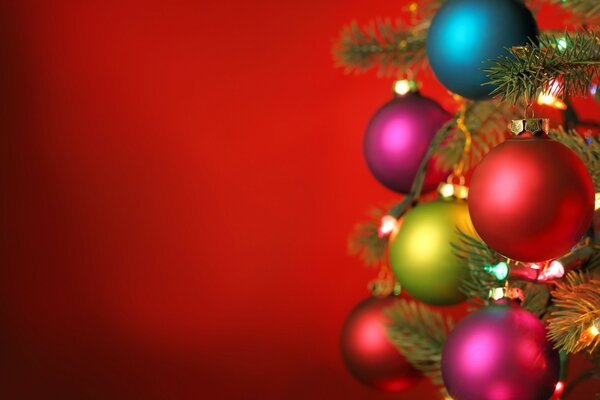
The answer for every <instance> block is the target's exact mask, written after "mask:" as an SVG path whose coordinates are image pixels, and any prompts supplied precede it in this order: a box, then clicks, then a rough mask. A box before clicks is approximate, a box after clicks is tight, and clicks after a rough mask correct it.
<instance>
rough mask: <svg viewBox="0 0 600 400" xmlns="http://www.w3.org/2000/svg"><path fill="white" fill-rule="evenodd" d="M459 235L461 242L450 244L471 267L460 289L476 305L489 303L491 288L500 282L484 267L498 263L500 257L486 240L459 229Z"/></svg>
mask: <svg viewBox="0 0 600 400" xmlns="http://www.w3.org/2000/svg"><path fill="white" fill-rule="evenodd" d="M458 237H459V242H458V243H450V245H451V246H452V248H453V252H454V254H455V255H456V256H457V257H459V258H461V259H464V260H466V263H467V266H468V269H469V274H468V275H467V276H466V277H465V279H464V280H463V281H462V283H461V286H460V288H459V290H460V291H461V292H462V293H463V294H464V295H465V296H466V297H467V299H469V301H470V302H471V303H472V304H474V305H475V306H484V305H487V304H488V303H489V301H488V295H489V292H490V289H492V288H495V287H498V286H499V284H500V282H498V280H497V279H496V278H495V277H494V276H493V275H491V274H489V273H488V272H486V271H485V270H484V267H485V266H486V265H493V264H495V263H497V262H498V261H499V258H500V257H499V255H498V254H497V253H496V252H495V251H494V250H492V249H490V248H489V247H488V246H487V245H486V244H485V243H484V242H482V241H481V240H479V239H477V238H475V237H474V236H471V235H469V234H468V233H465V232H462V231H461V230H458Z"/></svg>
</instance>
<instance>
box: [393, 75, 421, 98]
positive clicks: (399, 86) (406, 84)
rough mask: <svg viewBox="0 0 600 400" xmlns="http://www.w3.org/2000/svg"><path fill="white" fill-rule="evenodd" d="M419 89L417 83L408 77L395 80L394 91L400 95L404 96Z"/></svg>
mask: <svg viewBox="0 0 600 400" xmlns="http://www.w3.org/2000/svg"><path fill="white" fill-rule="evenodd" d="M416 90H417V83H416V82H415V81H411V80H408V79H400V80H398V81H396V82H394V93H395V94H397V95H398V96H404V95H406V94H408V93H410V92H414V91H416Z"/></svg>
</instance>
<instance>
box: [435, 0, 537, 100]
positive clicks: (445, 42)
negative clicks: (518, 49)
mask: <svg viewBox="0 0 600 400" xmlns="http://www.w3.org/2000/svg"><path fill="white" fill-rule="evenodd" d="M537 34H538V28H537V24H536V22H535V19H534V17H533V15H532V14H531V12H530V11H529V10H528V9H527V7H526V6H525V5H524V4H523V2H522V1H519V0H486V1H480V0H449V1H447V2H446V3H445V4H444V5H443V6H442V7H441V8H440V9H439V10H438V11H437V13H436V14H435V17H434V18H433V20H432V22H431V26H430V27H429V31H428V33H427V56H428V58H429V63H430V65H431V69H432V70H433V72H434V73H435V76H436V77H437V78H438V79H439V80H440V82H441V83H442V84H443V85H444V86H446V87H447V88H448V89H449V90H451V91H453V92H454V93H457V94H459V95H461V96H463V97H466V98H469V99H486V98H489V93H490V92H491V91H492V90H493V89H494V88H493V87H491V86H484V85H483V84H484V83H486V82H487V81H488V78H487V75H486V73H485V72H484V71H483V70H482V68H484V67H486V66H489V64H488V62H489V60H492V59H496V58H498V57H499V56H500V55H503V54H505V53H506V50H505V49H506V48H510V47H512V46H524V45H526V44H528V43H529V40H530V39H531V40H536V37H537Z"/></svg>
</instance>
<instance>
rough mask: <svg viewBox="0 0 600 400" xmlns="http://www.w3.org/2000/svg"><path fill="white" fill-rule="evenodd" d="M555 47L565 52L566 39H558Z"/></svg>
mask: <svg viewBox="0 0 600 400" xmlns="http://www.w3.org/2000/svg"><path fill="white" fill-rule="evenodd" d="M556 47H558V49H559V50H566V49H567V38H564V37H562V38H560V39H558V40H557V41H556Z"/></svg>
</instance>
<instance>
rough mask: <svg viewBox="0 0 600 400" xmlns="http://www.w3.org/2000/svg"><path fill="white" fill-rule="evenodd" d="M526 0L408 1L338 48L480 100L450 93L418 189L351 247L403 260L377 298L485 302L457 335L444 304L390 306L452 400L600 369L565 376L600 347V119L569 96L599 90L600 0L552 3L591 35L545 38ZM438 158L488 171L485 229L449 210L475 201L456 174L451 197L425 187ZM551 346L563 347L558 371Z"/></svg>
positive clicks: (378, 284)
mask: <svg viewBox="0 0 600 400" xmlns="http://www.w3.org/2000/svg"><path fill="white" fill-rule="evenodd" d="M543 3H548V4H543ZM524 4H525V2H523V1H522V0H486V1H484V0H445V1H426V0H424V1H423V2H419V1H417V2H411V3H410V4H409V5H407V6H406V7H405V8H403V7H400V8H399V10H404V9H406V10H408V13H406V14H405V15H401V16H400V18H397V19H394V20H393V19H377V20H374V21H371V22H369V23H367V24H365V25H359V24H358V23H356V22H354V23H352V24H349V25H348V26H346V27H345V28H344V29H343V30H342V32H341V35H340V38H339V40H338V41H337V43H336V46H335V49H334V50H335V51H334V57H335V58H336V61H337V63H338V65H341V66H343V67H344V68H345V69H346V70H347V71H351V72H364V71H367V70H369V69H371V68H377V69H378V72H379V75H380V76H391V75H396V76H413V75H414V74H415V73H417V72H418V71H420V69H421V68H422V67H424V66H426V61H427V60H426V57H427V56H428V57H429V61H430V65H432V67H433V70H434V72H435V74H436V75H437V76H438V78H439V79H440V81H441V82H442V83H443V84H444V85H446V87H447V88H449V89H451V90H453V91H455V92H456V93H458V94H461V95H462V96H463V97H468V98H470V99H471V100H464V99H462V98H461V97H460V96H458V95H453V96H452V98H453V99H454V100H455V101H456V102H457V106H456V108H457V109H458V111H457V112H456V113H455V115H454V116H453V117H452V118H451V119H449V120H448V121H447V122H446V123H445V124H444V125H443V126H442V127H441V128H440V129H439V130H438V131H437V132H436V133H435V134H434V136H433V139H432V140H431V141H429V142H428V144H427V149H426V151H425V152H424V153H422V155H420V156H419V158H420V160H421V161H420V165H419V167H418V169H416V173H415V176H414V179H413V180H412V183H411V184H410V191H409V192H406V191H404V192H403V193H405V194H406V195H405V196H403V198H402V199H401V200H400V201H399V202H398V203H397V204H395V205H393V206H392V207H389V208H386V209H382V210H379V211H378V212H377V213H376V214H373V220H372V221H370V222H367V223H364V224H360V225H357V227H356V228H355V230H354V233H353V234H352V236H351V238H350V240H349V250H350V251H351V253H353V254H356V255H359V256H360V257H361V258H362V259H363V260H364V261H365V263H366V264H378V265H380V266H382V267H383V266H386V268H387V260H386V257H385V256H386V254H388V255H389V262H390V264H391V267H392V268H393V269H394V273H395V275H396V277H397V278H398V280H399V283H397V282H393V280H391V281H390V279H389V278H390V276H389V270H382V272H380V275H379V277H378V278H377V279H376V280H374V281H372V282H371V283H370V288H371V289H372V291H373V292H374V293H382V294H385V293H391V292H392V291H393V292H394V293H398V292H399V291H398V289H399V287H400V285H399V284H402V289H404V290H406V291H407V292H408V293H409V294H412V295H413V296H414V297H415V298H416V299H418V300H422V301H423V302H428V303H430V304H434V305H437V304H451V303H454V302H456V301H460V300H461V299H463V298H467V299H468V300H469V302H471V303H474V304H475V305H477V306H479V307H484V308H483V309H480V311H476V312H475V313H474V314H472V315H471V316H470V317H468V318H467V319H465V320H464V321H463V322H461V323H460V324H459V325H458V326H457V327H456V329H455V330H454V331H453V333H452V335H451V337H450V339H449V340H448V343H447V344H446V339H447V338H448V337H449V334H450V331H451V330H452V329H453V326H454V324H453V322H452V320H451V319H450V318H444V316H443V315H442V314H441V312H440V311H434V310H432V309H430V308H429V307H427V306H426V305H425V304H422V303H419V302H412V301H407V300H401V301H398V302H395V304H394V306H393V307H390V308H388V309H387V310H386V315H388V316H389V317H390V321H389V328H388V331H387V334H388V337H389V339H390V341H391V342H392V343H393V344H394V345H395V346H396V348H397V349H399V350H400V352H401V353H402V355H403V356H404V357H405V358H406V360H408V362H409V363H410V364H411V365H412V366H414V367H415V368H416V369H417V370H419V371H420V372H421V373H423V374H424V376H426V377H427V378H428V379H429V380H430V381H431V382H432V383H433V384H434V385H442V384H444V383H446V385H447V387H440V397H439V398H444V399H450V398H454V399H456V400H469V399H476V400H485V399H494V400H496V399H519V400H522V399H525V400H527V399H540V400H542V399H543V400H546V399H548V398H549V397H550V396H554V397H553V399H554V400H558V398H560V397H563V396H564V397H566V398H570V395H571V393H572V390H573V388H574V387H575V386H577V385H579V383H580V382H582V381H584V380H586V379H588V378H590V377H593V376H596V375H597V371H596V369H597V368H596V367H597V366H594V367H592V368H591V369H590V368H588V369H587V370H586V371H585V372H583V373H582V374H581V375H580V376H577V377H570V379H566V377H567V374H566V369H567V359H568V358H569V355H570V354H572V353H577V352H586V353H590V355H591V357H592V359H596V358H597V357H598V354H600V311H599V310H600V280H598V279H597V271H599V270H600V252H599V250H600V217H598V218H594V219H595V221H594V223H593V224H590V219H591V211H590V210H593V209H594V207H595V208H596V209H600V193H597V194H596V195H595V196H594V193H593V192H594V190H593V188H594V187H595V188H596V190H598V191H599V192H600V139H599V138H598V137H597V135H596V133H597V132H596V131H597V130H598V129H597V128H598V127H600V122H596V121H594V120H591V119H590V120H586V119H583V118H581V117H580V115H581V116H583V115H586V114H590V113H588V112H581V114H580V113H579V112H578V110H576V107H575V105H577V106H579V104H581V103H580V102H579V101H574V100H572V99H571V98H570V97H571V96H578V95H582V96H584V97H588V99H589V102H588V103H593V101H595V100H600V95H599V93H600V91H598V90H597V85H598V79H599V78H600V32H598V31H597V30H596V31H595V30H594V29H595V28H594V24H595V23H596V22H598V21H600V6H599V5H598V1H597V0H577V1H565V0H542V1H541V3H540V5H543V6H544V7H545V6H546V5H550V6H552V5H554V6H555V7H556V8H562V9H564V10H566V11H567V13H568V14H569V21H568V22H570V23H571V24H576V25H579V26H582V27H583V29H580V30H579V31H577V32H574V33H568V32H560V33H554V32H552V31H542V32H541V34H540V35H539V36H537V37H536V34H537V27H536V22H535V21H534V19H533V17H532V16H531V13H530V12H529V11H528V10H527V8H526V7H525V6H524ZM527 4H533V3H530V2H528V3H527ZM535 6H536V8H537V6H538V4H537V3H536V5H535ZM538 15H540V16H541V15H547V14H546V12H544V13H540V14H538ZM393 21H395V22H393ZM540 22H543V21H540ZM565 22H566V21H565ZM488 52H489V53H488ZM492 53H493V54H492ZM486 54H487V55H486ZM410 89H411V87H410V85H409V84H407V83H406V81H399V82H397V84H396V92H397V93H399V94H402V95H404V94H406V95H409V94H408V93H409V91H410ZM490 92H491V93H490ZM491 97H493V98H491ZM477 99H481V101H478V100H477ZM447 100H448V101H449V100H450V98H449V97H448V99H447ZM536 101H537V105H534V102H536ZM549 112H550V113H554V114H555V115H553V118H555V119H556V121H560V123H561V124H563V125H564V127H562V126H557V127H556V128H554V129H553V130H552V131H550V132H547V134H546V133H545V132H541V131H544V129H540V126H541V122H540V121H537V122H528V121H523V120H520V122H519V121H517V125H516V126H519V124H520V126H519V129H518V130H517V132H516V133H519V134H520V135H519V136H518V137H516V138H513V139H509V140H508V141H507V142H506V143H504V144H502V143H503V142H505V141H506V139H507V136H508V132H507V130H506V121H509V120H512V119H515V118H521V117H522V116H523V115H534V114H536V113H537V114H543V115H547V114H548V113H549ZM590 115H597V113H595V114H593V113H592V114H590ZM525 127H527V129H525ZM561 144H562V145H561ZM563 145H564V146H563ZM565 146H566V147H565ZM567 148H568V149H570V150H568V149H567ZM490 151H492V152H491V153H490V154H489V155H487V154H488V153H489V152H490ZM434 158H435V159H436V161H437V163H436V165H437V164H439V166H441V167H442V168H447V169H448V170H450V169H452V171H453V172H452V176H453V177H457V178H459V179H463V178H461V177H463V176H464V175H467V176H471V174H470V171H472V169H473V167H476V168H477V169H476V172H475V175H474V176H473V178H472V179H473V180H472V181H471V185H472V187H471V193H470V196H471V198H470V200H469V206H468V208H466V207H465V208H466V209H465V211H464V214H466V215H468V210H469V209H471V208H472V209H473V210H474V212H476V213H477V214H478V216H479V218H478V219H477V223H476V221H475V219H476V218H475V216H474V215H472V218H473V220H474V222H473V223H474V224H475V227H476V228H478V232H479V233H480V234H481V237H479V236H478V235H477V233H475V231H474V230H473V231H470V232H469V229H468V228H464V231H463V230H461V229H454V228H455V222H456V221H454V218H451V216H453V215H458V214H460V213H459V212H457V211H456V210H455V209H454V208H450V207H447V206H448V205H450V204H453V205H454V206H456V205H457V204H463V207H464V202H461V201H460V200H458V199H457V198H465V197H466V194H467V193H466V191H467V188H464V187H463V188H461V187H459V186H460V185H459V186H455V185H453V182H452V180H449V181H448V183H447V184H443V185H441V186H440V188H439V194H440V195H441V197H442V199H440V200H436V201H434V202H427V201H428V199H429V198H430V197H429V196H421V193H422V189H423V188H424V185H423V184H424V181H425V177H426V174H425V173H426V171H427V167H428V165H430V164H431V162H432V159H434ZM480 163H481V165H480V166H478V164H480ZM586 170H587V171H589V175H588V172H586ZM590 177H591V180H590ZM462 183H463V184H464V182H462ZM592 184H593V185H592ZM407 187H408V184H407ZM427 189H429V187H428V188H427ZM444 206H446V207H445V208H443V207H444ZM448 210H453V211H451V212H448ZM438 224H439V225H438ZM582 235H585V236H584V237H582ZM482 239H484V240H485V241H484V240H482ZM580 239H581V240H580ZM443 252H445V254H444V255H441V254H442V253H443ZM499 252H500V253H501V254H499ZM455 257H456V258H455ZM556 257H558V258H556ZM427 261H431V262H427ZM448 261H450V262H448ZM500 285H501V286H502V287H498V286H500ZM506 299H511V300H512V301H519V302H520V305H521V308H519V307H516V306H509V304H508V303H507V300H506ZM490 303H492V304H493V305H492V306H490V307H488V308H485V307H487V306H489V305H490ZM498 303H503V304H498ZM471 312H472V310H471ZM536 317H537V318H539V319H537V318H536ZM469 321H471V322H469ZM542 321H544V322H542ZM545 324H546V325H547V328H548V337H549V338H550V339H551V340H552V343H549V342H547V341H546V339H545V328H544V325H545ZM445 345H446V346H445ZM444 346H445V348H446V350H445V351H444V356H443V358H444V360H443V364H444V367H442V349H443V348H444ZM551 346H556V348H558V349H560V354H561V355H560V357H561V361H560V370H561V373H560V376H558V373H557V369H558V361H557V357H556V352H555V351H554V350H552V349H551ZM452 359H454V360H453V361H452ZM448 360H451V361H448ZM573 362H577V361H576V360H573ZM442 373H443V375H444V379H442ZM444 381H445V382H444ZM448 392H450V393H448ZM451 396H453V397H451ZM408 397H411V396H409V395H408ZM596 397H598V398H600V393H596ZM428 398H434V397H433V396H428Z"/></svg>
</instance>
